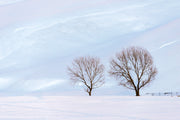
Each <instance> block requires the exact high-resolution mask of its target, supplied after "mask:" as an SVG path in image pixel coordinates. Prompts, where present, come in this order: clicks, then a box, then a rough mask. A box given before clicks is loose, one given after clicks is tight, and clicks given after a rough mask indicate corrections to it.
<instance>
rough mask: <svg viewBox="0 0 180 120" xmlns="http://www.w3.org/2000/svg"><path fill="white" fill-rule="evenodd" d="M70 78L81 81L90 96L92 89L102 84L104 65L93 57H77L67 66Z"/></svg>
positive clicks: (75, 81)
mask: <svg viewBox="0 0 180 120" xmlns="http://www.w3.org/2000/svg"><path fill="white" fill-rule="evenodd" d="M68 73H69V76H70V79H71V80H72V82H74V83H83V85H84V86H85V87H86V88H85V91H86V92H88V94H89V96H91V92H92V90H93V89H96V88H98V87H101V86H102V85H103V84H104V65H103V64H101V63H100V60H99V59H98V58H95V57H79V58H77V59H75V60H74V61H73V63H72V66H71V67H68Z"/></svg>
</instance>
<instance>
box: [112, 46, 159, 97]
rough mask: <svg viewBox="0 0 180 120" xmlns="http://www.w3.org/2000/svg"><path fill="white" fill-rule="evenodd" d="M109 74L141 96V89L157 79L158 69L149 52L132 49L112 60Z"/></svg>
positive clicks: (125, 50) (137, 48)
mask: <svg viewBox="0 0 180 120" xmlns="http://www.w3.org/2000/svg"><path fill="white" fill-rule="evenodd" d="M109 73H110V75H111V76H113V77H115V78H116V79H117V80H119V83H120V85H122V86H124V87H126V88H128V89H131V90H135V93H136V96H140V93H139V92H140V89H141V88H143V87H145V86H147V85H148V84H149V83H151V81H153V80H154V79H155V76H156V74H157V69H156V67H155V66H154V65H153V59H152V56H151V55H150V53H149V52H148V51H147V50H145V49H143V48H140V47H130V48H127V49H124V50H123V51H122V52H120V53H117V54H116V57H115V58H113V59H112V60H111V62H110V71H109Z"/></svg>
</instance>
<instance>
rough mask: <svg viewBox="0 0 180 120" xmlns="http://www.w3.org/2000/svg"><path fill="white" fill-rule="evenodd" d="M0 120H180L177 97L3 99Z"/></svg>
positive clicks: (0, 102) (0, 103)
mask: <svg viewBox="0 0 180 120" xmlns="http://www.w3.org/2000/svg"><path fill="white" fill-rule="evenodd" d="M0 105H1V108H2V109H0V120H62V119H66V120H179V119H180V116H179V111H180V104H179V98H177V97H97V96H96V97H94V96H92V97H79V96H78V97H63V96H61V97H54V96H51V97H48V96H44V97H41V98H36V97H31V96H24V97H4V98H3V97H1V98H0Z"/></svg>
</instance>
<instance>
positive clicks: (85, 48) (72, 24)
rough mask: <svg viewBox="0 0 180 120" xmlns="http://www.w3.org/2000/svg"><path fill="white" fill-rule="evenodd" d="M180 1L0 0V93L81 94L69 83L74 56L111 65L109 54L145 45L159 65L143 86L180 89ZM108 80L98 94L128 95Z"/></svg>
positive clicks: (157, 89) (149, 89)
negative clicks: (97, 58)
mask: <svg viewBox="0 0 180 120" xmlns="http://www.w3.org/2000/svg"><path fill="white" fill-rule="evenodd" d="M179 6H180V1H179V0H173V1H172V0H166V1H163V0H155V1H153V0H146V1H144V0H133V1H131V0H126V1H124V0H111V1H107V0H98V1H97V0H89V1H84V0H76V1H74V0H66V1H63V0H46V1H44V0H38V1H37V0H15V1H12V0H0V17H1V20H0V21H1V22H0V73H1V74H0V90H1V91H2V92H1V94H3V95H6V94H11V95H12V94H13V95H14V94H15V95H18V94H20V95H21V94H29V93H33V94H36V93H38V94H39V93H40V94H48V95H49V94H51V95H53V94H58V95H82V94H83V93H81V92H78V91H79V88H78V87H75V88H73V87H71V85H70V84H69V79H68V76H67V73H66V68H67V65H68V64H70V63H71V61H72V59H74V58H75V57H78V56H82V55H94V56H99V57H100V58H101V59H102V61H103V63H104V64H105V65H106V67H107V69H108V66H109V65H108V62H109V59H110V57H112V56H113V55H114V54H115V53H116V52H118V51H120V50H121V49H122V48H124V47H127V46H131V45H137V46H142V47H145V48H147V49H148V50H149V51H150V52H151V54H152V56H153V58H154V61H155V64H156V66H157V68H158V71H159V74H158V77H157V79H156V81H154V82H153V83H152V85H151V86H150V87H149V88H147V89H145V92H164V91H179V90H180V87H179V84H180V79H179V78H180V63H179V61H180V54H179V53H178V52H179V51H180V29H179V28H180V12H178V11H180V7H179ZM106 81H107V83H106V85H105V86H104V87H103V88H102V89H99V90H98V91H97V95H124V94H126V95H127V94H128V95H129V94H130V93H129V91H125V90H124V89H123V88H119V87H115V86H116V82H115V81H114V80H111V79H110V78H109V77H108V76H107V77H106ZM81 90H83V89H81ZM108 90H110V91H111V92H110V93H108V94H107V91H108ZM105 91H106V92H105ZM145 92H144V93H145Z"/></svg>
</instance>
